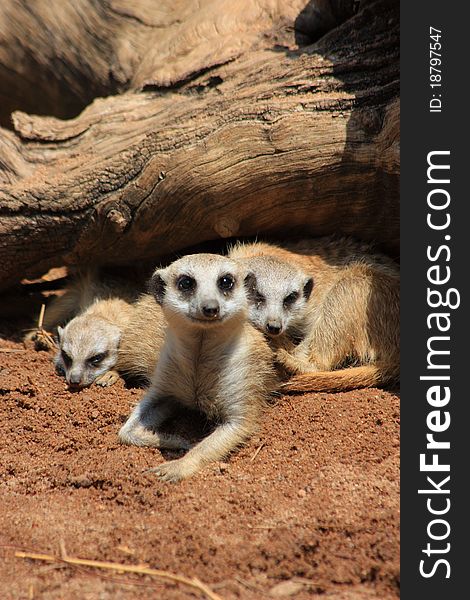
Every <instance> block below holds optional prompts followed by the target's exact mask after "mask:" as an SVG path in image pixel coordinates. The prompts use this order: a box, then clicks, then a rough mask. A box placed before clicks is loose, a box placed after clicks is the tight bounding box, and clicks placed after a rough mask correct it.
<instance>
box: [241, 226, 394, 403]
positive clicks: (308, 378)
mask: <svg viewBox="0 0 470 600" xmlns="http://www.w3.org/2000/svg"><path fill="white" fill-rule="evenodd" d="M229 256H230V257H231V258H233V259H236V260H242V261H243V262H244V263H245V264H246V266H247V268H248V270H249V275H248V281H249V288H250V289H249V300H250V320H251V321H252V323H253V324H254V325H255V326H256V327H257V328H258V329H260V330H261V331H263V332H264V333H265V334H266V335H267V336H268V338H269V339H270V340H271V345H272V347H273V349H275V350H276V361H277V363H278V364H279V365H280V366H281V367H282V368H283V369H284V370H285V371H286V372H287V373H288V374H290V375H291V377H290V379H289V380H288V381H286V382H284V383H283V384H281V386H280V390H281V391H286V392H302V391H313V390H315V391H341V390H348V389H353V388H356V387H372V386H377V385H385V384H389V383H393V382H395V381H396V380H397V379H398V374H399V285H400V283H399V271H398V267H397V266H396V265H395V263H394V262H393V261H392V260H391V259H389V258H388V257H386V256H384V255H382V254H379V253H375V252H373V251H372V250H371V247H370V246H369V245H367V244H363V243H360V242H356V241H354V240H351V239H348V238H339V239H335V238H317V239H306V240H301V241H298V242H291V243H285V244H282V246H281V245H274V244H266V243H258V242H255V243H253V244H238V245H236V246H235V247H233V248H232V249H231V250H230V252H229ZM292 375H293V376H292Z"/></svg>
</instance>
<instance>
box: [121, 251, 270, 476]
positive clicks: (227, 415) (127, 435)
mask: <svg viewBox="0 0 470 600" xmlns="http://www.w3.org/2000/svg"><path fill="white" fill-rule="evenodd" d="M151 287H152V288H153V293H154V295H155V298H156V300H157V302H158V303H159V304H160V305H161V307H162V311H163V313H164V315H165V318H166V321H167V324H168V325H167V330H166V336H165V341H164V345H163V348H162V350H161V353H160V357H159V359H158V362H157V366H156V369H155V373H154V375H153V378H152V384H151V387H150V388H149V390H148V391H147V393H146V394H145V396H144V398H143V399H142V400H141V402H140V403H139V404H138V405H137V406H136V407H135V409H134V410H133V412H132V413H131V415H130V417H129V419H128V420H127V422H126V423H125V424H124V426H123V427H122V428H121V430H120V432H119V438H120V439H121V441H122V442H123V443H126V444H134V445H136V446H154V447H158V448H189V447H190V445H189V444H188V442H187V441H186V440H185V439H184V438H182V437H180V436H177V435H173V434H167V433H163V432H161V431H160V426H161V425H162V423H163V422H164V421H165V420H166V419H168V418H169V417H170V416H171V414H172V413H173V412H174V409H175V408H176V406H177V405H178V404H179V405H183V406H185V407H189V408H197V409H199V410H200V411H202V412H203V413H205V414H206V415H207V417H208V418H210V419H212V420H215V421H216V423H217V425H216V427H215V429H214V431H213V432H212V433H211V434H209V435H208V436H207V437H206V438H204V439H203V440H202V441H200V442H199V443H197V444H196V445H195V446H193V447H192V448H191V449H190V450H189V451H188V452H187V454H185V455H184V456H183V457H182V458H179V459H178V460H173V461H170V462H166V463H164V464H162V465H160V466H158V467H156V468H155V469H153V471H155V473H156V474H157V475H158V477H160V478H161V479H163V480H166V481H173V482H175V481H179V480H181V479H185V478H186V477H189V476H190V475H193V474H194V473H196V472H197V471H199V470H200V469H202V468H203V467H204V466H205V465H206V464H208V463H210V462H212V461H216V460H220V459H221V458H223V457H224V456H226V455H227V454H228V453H230V452H231V451H232V450H234V449H235V448H236V447H237V446H238V445H240V444H241V443H243V442H244V441H245V440H246V439H247V438H248V437H249V436H250V435H251V434H252V432H253V431H254V429H255V428H256V426H257V423H258V421H259V417H260V413H261V410H262V408H263V406H264V405H265V403H266V402H267V400H268V398H269V396H270V393H271V392H272V391H273V390H274V389H275V385H276V377H275V373H274V369H273V367H272V359H273V356H272V351H271V350H270V348H269V346H268V344H267V342H266V340H265V338H264V336H263V335H262V334H261V333H260V332H259V331H257V330H256V329H255V328H254V327H253V326H252V325H251V324H250V323H249V322H248V320H247V299H246V292H245V288H244V271H243V269H242V268H241V266H240V265H239V264H238V263H237V262H235V261H233V260H231V259H229V258H227V257H223V256H219V255H214V254H193V255H189V256H184V257H183V258H181V259H179V260H177V261H175V262H174V263H172V264H171V265H170V266H169V267H167V268H165V269H160V270H157V271H155V273H154V275H153V277H152V280H151Z"/></svg>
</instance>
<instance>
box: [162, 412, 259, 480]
mask: <svg viewBox="0 0 470 600" xmlns="http://www.w3.org/2000/svg"><path fill="white" fill-rule="evenodd" d="M249 433H250V431H249V430H248V429H247V427H246V425H243V424H242V423H240V422H234V421H229V422H227V423H223V424H221V425H218V427H216V429H215V430H214V431H213V432H212V433H211V434H210V435H208V436H207V437H206V438H204V439H203V440H202V441H201V442H199V443H198V444H196V445H195V446H194V447H193V448H192V449H191V450H189V452H188V453H187V454H185V455H184V456H183V457H182V458H178V459H177V460H172V461H170V462H166V463H163V464H162V465H159V466H158V467H155V468H154V469H151V471H154V472H155V473H156V474H157V476H158V477H159V478H160V479H163V480H164V481H170V482H172V483H176V482H177V481H181V480H182V479H186V478H187V477H190V476H191V475H194V473H197V472H198V471H200V470H201V469H202V467H204V466H205V465H206V464H208V463H211V462H214V461H216V460H220V459H222V458H224V457H225V456H227V454H228V453H229V452H231V451H232V450H234V448H236V447H237V446H238V445H239V444H241V443H242V442H243V441H245V439H246V438H247V437H248V435H249Z"/></svg>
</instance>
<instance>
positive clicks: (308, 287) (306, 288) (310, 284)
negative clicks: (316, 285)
mask: <svg viewBox="0 0 470 600" xmlns="http://www.w3.org/2000/svg"><path fill="white" fill-rule="evenodd" d="M312 289H313V277H310V279H307V282H306V283H305V285H304V298H305V300H308V299H309V298H310V294H311V293H312Z"/></svg>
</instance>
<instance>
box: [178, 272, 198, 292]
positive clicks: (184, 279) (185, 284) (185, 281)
mask: <svg viewBox="0 0 470 600" xmlns="http://www.w3.org/2000/svg"><path fill="white" fill-rule="evenodd" d="M176 287H177V288H178V289H179V290H180V291H181V292H191V291H192V290H195V289H196V280H195V279H194V277H190V276H189V275H181V276H180V277H178V279H177V280H176Z"/></svg>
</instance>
